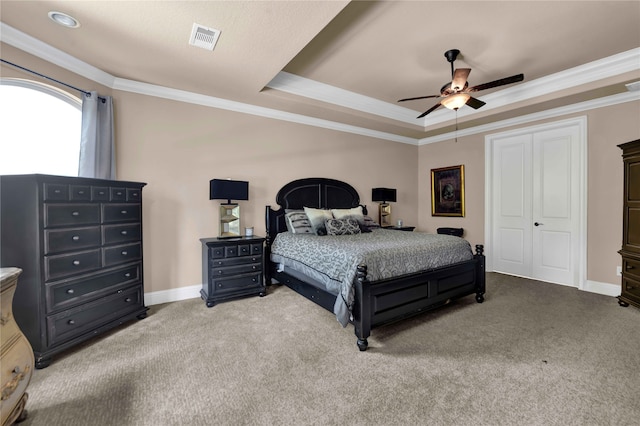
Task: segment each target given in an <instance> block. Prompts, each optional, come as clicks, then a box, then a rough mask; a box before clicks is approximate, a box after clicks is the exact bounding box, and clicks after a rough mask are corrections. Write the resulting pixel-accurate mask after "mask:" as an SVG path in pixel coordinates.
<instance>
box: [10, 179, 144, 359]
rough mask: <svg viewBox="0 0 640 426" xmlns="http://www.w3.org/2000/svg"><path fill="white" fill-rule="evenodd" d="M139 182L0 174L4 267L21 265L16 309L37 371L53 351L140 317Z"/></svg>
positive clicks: (16, 315) (140, 185) (142, 315)
mask: <svg viewBox="0 0 640 426" xmlns="http://www.w3.org/2000/svg"><path fill="white" fill-rule="evenodd" d="M144 185H145V184H144V183H137V182H123V181H111V180H103V179H88V178H74V177H62V176H50V175H15V176H1V177H0V192H1V200H0V201H1V204H0V207H1V214H0V219H1V232H2V233H1V235H0V241H1V250H0V251H1V261H0V264H1V265H2V266H16V267H19V268H21V269H22V270H23V273H22V276H21V277H20V285H19V286H18V289H17V290H16V294H15V297H14V302H13V308H14V314H15V318H16V321H17V323H18V325H19V326H20V328H21V330H22V332H23V333H24V334H25V336H26V337H27V339H28V340H29V343H31V346H32V348H33V352H34V355H35V366H36V368H43V367H46V366H48V365H49V364H50V363H51V358H52V356H53V355H54V354H56V353H59V352H61V351H63V350H65V349H68V348H70V347H72V346H74V345H76V344H78V343H80V342H82V341H85V340H87V339H89V338H91V337H94V336H96V335H98V334H101V333H103V332H105V331H107V330H109V329H111V328H113V327H116V326H118V325H120V324H122V323H124V322H126V321H129V320H131V319H135V318H144V317H145V316H146V311H147V307H145V305H144V291H143V276H142V272H143V269H142V188H143V186H144Z"/></svg>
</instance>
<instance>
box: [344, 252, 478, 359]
mask: <svg viewBox="0 0 640 426" xmlns="http://www.w3.org/2000/svg"><path fill="white" fill-rule="evenodd" d="M483 250H484V249H483V246H481V245H478V246H476V254H475V255H474V258H473V260H470V261H467V262H461V263H458V264H456V265H451V266H447V267H444V268H439V269H437V270H433V271H428V272H422V273H418V274H410V275H406V276H404V277H398V278H394V279H389V280H381V281H376V282H369V281H367V278H366V277H367V268H366V265H360V266H359V267H358V272H357V275H356V278H357V279H356V288H355V290H356V294H355V305H354V308H353V325H354V328H355V334H356V337H357V345H358V348H359V349H360V350H361V351H365V350H367V347H368V342H367V338H368V337H369V336H370V335H371V329H372V328H374V327H377V326H379V325H383V324H387V323H390V322H394V321H398V320H401V319H403V318H406V317H409V316H413V315H416V314H419V313H421V312H424V311H428V310H431V309H435V308H437V307H440V306H442V305H445V304H447V303H449V302H450V301H451V300H453V299H456V298H460V297H464V296H467V295H470V294H473V293H475V294H476V301H477V302H478V303H482V302H483V301H484V293H485V276H484V268H485V266H484V260H485V259H484V255H483V254H482V253H483Z"/></svg>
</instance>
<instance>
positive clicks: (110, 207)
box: [102, 204, 141, 223]
mask: <svg viewBox="0 0 640 426" xmlns="http://www.w3.org/2000/svg"><path fill="white" fill-rule="evenodd" d="M140 213H141V212H140V204H104V205H103V206H102V217H103V219H102V221H103V222H104V223H112V222H133V221H135V222H140V217H141V214H140Z"/></svg>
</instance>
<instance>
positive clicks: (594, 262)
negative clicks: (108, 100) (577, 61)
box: [1, 45, 640, 296]
mask: <svg viewBox="0 0 640 426" xmlns="http://www.w3.org/2000/svg"><path fill="white" fill-rule="evenodd" d="M2 49H3V50H2V54H3V58H5V59H7V60H10V61H13V62H16V63H18V64H20V65H23V66H27V67H29V68H32V69H35V70H38V71H40V72H42V73H45V74H47V75H49V76H51V77H54V78H57V79H59V80H61V81H64V82H67V83H70V84H73V85H76V86H78V87H80V88H83V89H86V90H98V91H100V93H101V94H111V95H113V97H114V109H115V120H116V149H117V172H118V178H119V179H125V180H134V181H142V182H146V183H147V184H148V185H147V186H146V187H145V189H144V191H143V194H144V251H145V271H144V272H145V291H146V292H156V291H161V290H169V289H179V288H182V287H188V286H192V285H199V284H201V281H202V278H201V259H200V249H201V246H200V242H199V239H200V238H203V237H211V236H215V235H217V232H218V229H217V220H218V209H217V207H218V202H217V201H211V200H209V199H208V182H209V180H210V179H213V178H227V177H229V178H233V179H241V180H247V181H249V183H250V186H249V195H250V200H249V201H244V202H241V203H240V205H241V209H242V217H243V226H254V227H255V233H256V234H258V235H263V234H264V208H265V205H267V204H271V205H275V195H276V193H277V191H278V189H279V188H280V187H282V185H284V184H285V183H287V182H289V181H291V180H293V179H298V178H304V177H314V176H319V177H330V178H334V179H340V180H344V181H346V182H348V183H350V184H352V185H353V186H354V187H355V188H356V189H357V190H358V192H359V193H360V196H361V202H362V203H363V204H366V205H368V206H369V208H370V214H371V216H373V217H375V216H376V215H377V207H376V206H375V204H374V203H372V202H371V188H373V187H376V186H385V187H392V188H397V190H398V201H397V203H394V204H393V220H397V219H398V218H402V219H403V220H404V222H405V224H407V225H417V226H418V229H419V230H422V231H428V232H435V230H436V228H438V227H440V226H455V227H464V228H465V230H466V237H467V238H468V239H469V241H470V242H471V243H472V244H473V245H475V244H482V243H484V136H485V135H484V134H482V135H474V136H469V137H461V138H459V139H458V141H457V142H454V141H448V142H441V143H436V144H430V145H424V146H421V147H417V146H413V145H406V144H401V143H396V142H389V141H384V140H379V139H374V138H369V137H364V136H358V135H352V134H348V133H341V132H337V131H332V130H327V129H321V128H316V127H311V126H304V125H299V124H295V123H289V122H285V121H278V120H273V119H266V118H262V117H257V116H252V115H246V114H240V113H235V112H230V111H225V110H219V109H214V108H207V107H202V106H197V105H191V104H185V103H179V102H175V101H169V100H165V99H160V98H153V97H148V96H143V95H137V94H132V93H127V92H120V91H111V90H110V89H108V88H105V87H102V86H100V85H98V84H96V83H94V82H92V81H89V80H87V79H85V78H83V77H80V76H77V75H75V74H73V73H71V72H68V71H66V70H63V69H61V68H58V67H56V66H54V65H51V64H49V63H48V62H45V61H42V60H40V59H38V58H34V57H33V56H31V55H28V54H25V53H23V52H21V51H19V50H17V49H14V48H12V47H10V46H6V45H2ZM1 71H2V76H11V77H20V78H28V79H33V77H32V76H30V75H28V74H25V73H23V72H20V71H15V70H14V69H12V68H9V67H6V66H4V65H3V66H2V68H1ZM54 85H55V84H54ZM111 92H113V93H111ZM72 94H73V95H77V93H72ZM582 115H587V117H588V143H589V166H588V167H589V179H588V185H589V201H588V216H589V217H588V222H589V223H588V277H587V278H588V279H589V280H594V281H599V282H607V283H618V282H619V278H618V277H616V276H615V273H614V272H615V267H616V266H617V265H618V264H620V259H619V256H618V255H617V253H616V252H617V250H618V249H619V248H620V243H621V234H622V232H621V227H622V223H621V215H622V207H621V203H622V188H621V182H622V163H621V159H620V152H619V149H618V148H617V147H616V145H617V144H620V143H623V142H627V141H630V140H634V139H638V138H640V126H639V125H638V123H637V117H638V116H640V103H638V102H635V103H627V104H623V105H618V106H613V107H607V108H601V109H598V110H593V111H589V112H587V113H586V114H582ZM562 118H567V117H558V119H562ZM531 124H537V123H531ZM504 130H507V129H501V130H500V131H504ZM457 164H464V165H465V174H466V188H465V190H466V202H465V204H466V216H465V217H464V218H441V217H432V216H431V205H430V203H431V200H430V170H431V169H432V168H438V167H446V166H452V165H457ZM274 207H275V206H274ZM194 296H196V295H194Z"/></svg>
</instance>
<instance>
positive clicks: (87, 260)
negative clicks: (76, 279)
mask: <svg viewBox="0 0 640 426" xmlns="http://www.w3.org/2000/svg"><path fill="white" fill-rule="evenodd" d="M100 267H102V250H101V249H95V250H86V251H80V252H74V253H69V254H60V255H57V256H45V257H44V270H45V280H47V281H51V280H55V279H58V278H62V277H66V276H70V275H76V274H80V273H83V272H89V271H93V270H96V269H100Z"/></svg>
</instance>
